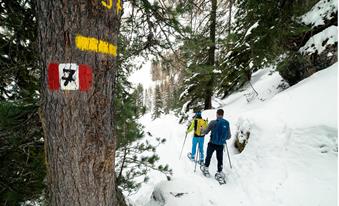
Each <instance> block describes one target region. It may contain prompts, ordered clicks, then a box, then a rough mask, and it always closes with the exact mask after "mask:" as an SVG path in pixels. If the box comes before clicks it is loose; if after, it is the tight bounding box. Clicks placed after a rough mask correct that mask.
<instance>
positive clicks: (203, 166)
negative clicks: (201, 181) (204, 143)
mask: <svg viewBox="0 0 339 206" xmlns="http://www.w3.org/2000/svg"><path fill="white" fill-rule="evenodd" d="M200 170H201V171H202V172H203V173H204V174H205V173H209V171H208V167H206V166H205V165H201V166H200Z"/></svg>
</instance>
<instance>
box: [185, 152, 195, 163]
mask: <svg viewBox="0 0 339 206" xmlns="http://www.w3.org/2000/svg"><path fill="white" fill-rule="evenodd" d="M187 157H188V159H189V160H191V161H192V162H194V158H192V153H190V152H189V153H187Z"/></svg>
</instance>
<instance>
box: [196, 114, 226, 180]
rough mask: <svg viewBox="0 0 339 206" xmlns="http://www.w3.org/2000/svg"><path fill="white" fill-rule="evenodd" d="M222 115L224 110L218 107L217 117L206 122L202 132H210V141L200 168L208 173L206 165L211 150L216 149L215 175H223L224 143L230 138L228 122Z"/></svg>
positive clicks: (208, 162) (209, 160)
mask: <svg viewBox="0 0 339 206" xmlns="http://www.w3.org/2000/svg"><path fill="white" fill-rule="evenodd" d="M223 116H224V110H222V109H218V110H217V119H216V120H213V121H211V122H210V123H209V124H208V127H207V129H206V130H204V131H203V132H204V134H208V133H209V132H210V131H212V132H211V137H210V141H209V143H208V146H207V155H206V159H205V164H204V165H202V166H201V167H200V168H201V170H202V172H203V173H208V174H209V172H208V166H209V165H210V162H211V158H212V155H213V152H214V151H216V153H217V160H218V172H217V174H216V175H221V176H223V177H224V176H225V175H224V174H223V173H222V168H223V166H222V165H223V150H224V144H225V143H226V140H228V139H230V138H231V130H230V124H229V122H228V121H227V120H225V119H224V118H223Z"/></svg>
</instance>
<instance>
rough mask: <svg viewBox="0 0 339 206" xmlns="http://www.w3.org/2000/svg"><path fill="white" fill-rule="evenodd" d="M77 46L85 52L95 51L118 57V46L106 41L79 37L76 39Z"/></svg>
mask: <svg viewBox="0 0 339 206" xmlns="http://www.w3.org/2000/svg"><path fill="white" fill-rule="evenodd" d="M75 45H76V47H77V48H78V49H80V50H83V51H93V52H97V53H103V54H109V55H112V56H114V57H115V56H117V46H116V45H114V44H111V43H109V42H106V41H102V40H99V39H96V38H93V37H85V36H81V35H77V36H76V37H75Z"/></svg>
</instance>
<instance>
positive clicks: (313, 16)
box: [300, 0, 338, 27]
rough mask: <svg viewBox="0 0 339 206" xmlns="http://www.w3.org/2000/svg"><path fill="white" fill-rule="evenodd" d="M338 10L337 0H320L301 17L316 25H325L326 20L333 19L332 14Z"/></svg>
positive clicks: (309, 23) (308, 23)
mask: <svg viewBox="0 0 339 206" xmlns="http://www.w3.org/2000/svg"><path fill="white" fill-rule="evenodd" d="M336 11H338V2H337V0H320V1H319V2H318V3H317V4H315V5H314V6H313V7H312V9H311V10H310V11H309V12H307V13H306V14H304V15H303V16H301V17H300V20H301V22H303V23H305V24H306V25H312V27H316V26H319V25H324V24H325V20H329V19H331V14H333V13H335V12H336Z"/></svg>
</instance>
